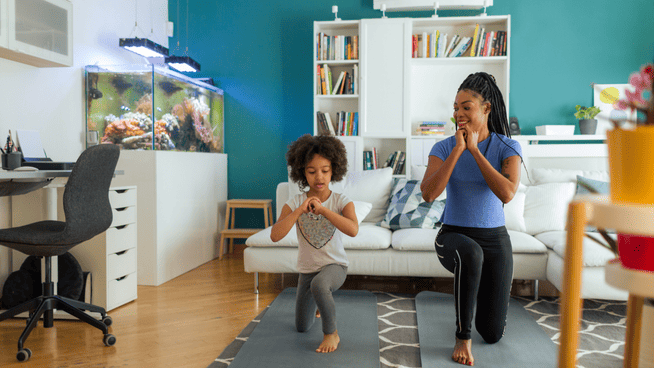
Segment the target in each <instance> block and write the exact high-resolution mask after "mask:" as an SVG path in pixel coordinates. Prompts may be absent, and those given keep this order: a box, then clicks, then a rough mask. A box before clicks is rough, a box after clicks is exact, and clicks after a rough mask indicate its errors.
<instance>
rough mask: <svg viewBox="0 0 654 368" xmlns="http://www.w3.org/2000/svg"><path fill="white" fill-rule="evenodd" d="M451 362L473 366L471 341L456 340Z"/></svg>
mask: <svg viewBox="0 0 654 368" xmlns="http://www.w3.org/2000/svg"><path fill="white" fill-rule="evenodd" d="M452 360H454V361H455V362H457V363H459V364H464V365H471V366H472V365H475V359H474V358H473V357H472V340H460V339H459V338H458V337H457V338H456V343H455V344H454V351H453V352H452Z"/></svg>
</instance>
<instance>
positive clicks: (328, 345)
mask: <svg viewBox="0 0 654 368" xmlns="http://www.w3.org/2000/svg"><path fill="white" fill-rule="evenodd" d="M340 341H341V338H340V337H338V331H334V333H331V334H325V337H324V338H323V339H322V342H321V343H320V346H318V349H316V351H317V352H318V353H331V352H332V351H334V350H336V348H337V347H338V343H339V342H340Z"/></svg>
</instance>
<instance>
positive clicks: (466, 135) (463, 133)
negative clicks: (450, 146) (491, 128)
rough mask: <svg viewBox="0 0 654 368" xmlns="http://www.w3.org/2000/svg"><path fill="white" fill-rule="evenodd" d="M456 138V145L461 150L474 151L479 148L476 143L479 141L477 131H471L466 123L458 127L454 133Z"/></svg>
mask: <svg viewBox="0 0 654 368" xmlns="http://www.w3.org/2000/svg"><path fill="white" fill-rule="evenodd" d="M454 136H455V138H456V146H457V147H459V148H461V149H462V150H464V151H465V150H466V149H467V150H468V151H471V152H473V151H475V150H478V149H479V148H478V147H477V143H478V141H479V132H478V131H473V130H472V129H471V128H470V127H469V126H468V125H467V124H465V125H463V126H462V127H460V128H459V129H458V130H457V131H456V133H455V134H454Z"/></svg>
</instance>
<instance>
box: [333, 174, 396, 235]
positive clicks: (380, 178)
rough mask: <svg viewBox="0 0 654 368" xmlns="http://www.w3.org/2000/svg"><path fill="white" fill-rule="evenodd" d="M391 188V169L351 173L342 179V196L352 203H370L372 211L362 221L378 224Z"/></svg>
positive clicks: (384, 211)
mask: <svg viewBox="0 0 654 368" xmlns="http://www.w3.org/2000/svg"><path fill="white" fill-rule="evenodd" d="M392 186H393V169H392V168H390V167H387V168H383V169H377V170H365V171H351V172H348V174H347V176H346V177H345V179H344V184H343V194H345V195H346V196H347V197H348V198H350V199H351V200H353V201H363V202H368V203H372V209H371V210H370V213H369V214H368V216H366V218H365V219H364V220H363V221H366V222H380V221H381V220H383V219H384V215H385V214H386V209H387V208H388V202H389V198H390V195H391V188H392Z"/></svg>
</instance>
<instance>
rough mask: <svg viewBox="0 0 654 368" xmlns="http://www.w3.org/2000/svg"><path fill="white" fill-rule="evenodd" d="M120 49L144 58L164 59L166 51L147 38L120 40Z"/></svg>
mask: <svg viewBox="0 0 654 368" xmlns="http://www.w3.org/2000/svg"><path fill="white" fill-rule="evenodd" d="M119 45H120V47H124V48H125V49H127V50H129V51H131V52H133V53H136V54H139V55H141V56H145V57H166V56H168V49H167V48H165V47H163V46H161V45H159V44H158V43H155V42H152V41H150V40H149V39H147V38H138V37H134V38H121V39H120V42H119Z"/></svg>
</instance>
